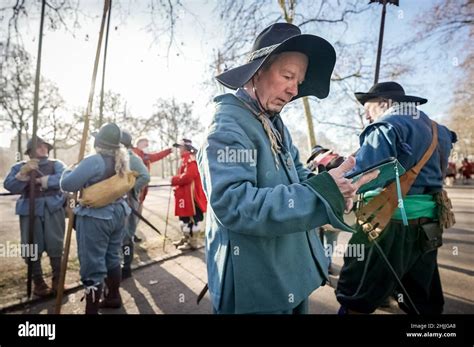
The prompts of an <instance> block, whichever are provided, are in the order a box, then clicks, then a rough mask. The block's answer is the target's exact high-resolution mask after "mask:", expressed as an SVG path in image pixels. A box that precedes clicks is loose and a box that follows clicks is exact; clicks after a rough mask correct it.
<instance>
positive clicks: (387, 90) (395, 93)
mask: <svg viewBox="0 0 474 347" xmlns="http://www.w3.org/2000/svg"><path fill="white" fill-rule="evenodd" d="M354 95H355V97H356V99H357V100H358V101H359V102H360V103H361V104H362V105H364V104H365V103H366V102H367V101H368V100H370V99H376V98H385V99H391V100H393V101H397V102H414V103H417V104H418V105H423V104H426V103H427V102H428V100H427V99H424V98H420V97H418V96H412V95H406V94H405V90H404V89H403V87H402V86H401V85H400V84H398V83H397V82H380V83H376V84H374V85H373V86H372V88H370V90H369V91H368V92H367V93H361V92H359V93H354Z"/></svg>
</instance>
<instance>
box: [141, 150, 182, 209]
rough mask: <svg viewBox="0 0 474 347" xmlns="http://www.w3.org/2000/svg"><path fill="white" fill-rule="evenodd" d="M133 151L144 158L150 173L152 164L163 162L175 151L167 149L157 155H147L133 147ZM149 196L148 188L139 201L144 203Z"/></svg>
mask: <svg viewBox="0 0 474 347" xmlns="http://www.w3.org/2000/svg"><path fill="white" fill-rule="evenodd" d="M132 151H133V152H134V153H135V154H136V155H138V156H139V157H140V158H142V160H143V163H144V164H145V166H146V168H147V169H148V172H149V171H150V164H151V163H154V162H155V161H158V160H161V159H163V158H165V157H166V156H168V155H169V154H170V153H171V152H172V151H173V149H172V148H168V149H165V150H164V151H161V152H156V153H145V152H143V151H142V150H141V149H140V148H136V147H133V148H132ZM147 194H148V186H146V187H144V188H143V189H142V191H141V193H140V197H139V201H140V203H143V201H144V200H145V198H146V195H147Z"/></svg>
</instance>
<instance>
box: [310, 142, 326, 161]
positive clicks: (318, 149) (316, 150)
mask: <svg viewBox="0 0 474 347" xmlns="http://www.w3.org/2000/svg"><path fill="white" fill-rule="evenodd" d="M327 151H329V149H327V148H324V147H323V146H320V145H316V146H314V147H313V149H312V150H311V155H310V156H309V158H308V160H306V164H309V162H310V161H312V160H313V159H314V158H316V156H317V155H319V154H321V153H324V152H327Z"/></svg>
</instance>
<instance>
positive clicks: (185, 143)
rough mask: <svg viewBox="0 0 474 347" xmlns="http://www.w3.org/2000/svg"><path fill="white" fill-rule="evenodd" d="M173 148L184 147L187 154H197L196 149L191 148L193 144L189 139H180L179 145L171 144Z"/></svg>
mask: <svg viewBox="0 0 474 347" xmlns="http://www.w3.org/2000/svg"><path fill="white" fill-rule="evenodd" d="M173 147H176V148H178V147H184V149H186V150H187V151H188V152H191V153H197V148H196V147H194V146H193V142H192V141H191V140H189V139H182V140H181V141H180V143H173Z"/></svg>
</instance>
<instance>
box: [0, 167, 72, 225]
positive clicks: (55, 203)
mask: <svg viewBox="0 0 474 347" xmlns="http://www.w3.org/2000/svg"><path fill="white" fill-rule="evenodd" d="M45 161H53V162H54V174H53V175H49V177H48V189H59V179H60V178H61V175H62V173H63V171H64V169H65V165H64V163H63V162H62V161H60V160H56V159H49V158H41V160H40V165H41V164H42V163H44V162H45ZM25 163H26V161H22V162H19V163H16V164H15V165H13V166H12V168H11V170H10V172H9V173H8V175H7V177H6V178H5V181H4V182H3V186H4V187H5V189H6V190H8V191H10V192H11V193H13V194H20V193H22V192H23V191H24V190H25V188H26V186H27V185H28V184H30V182H29V181H26V182H24V181H19V180H17V179H16V178H15V176H16V175H17V174H18V172H19V171H20V169H21V167H22V166H23V165H25ZM65 200H66V198H65V196H64V195H63V194H61V193H58V194H57V195H51V196H45V197H37V198H35V215H36V216H40V217H42V216H44V209H45V208H48V209H49V212H51V213H54V212H56V211H58V210H60V209H62V208H63V206H64V201H65ZM15 211H16V214H17V215H20V216H28V214H29V199H28V198H23V197H20V198H19V199H18V200H17V202H16V209H15Z"/></svg>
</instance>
